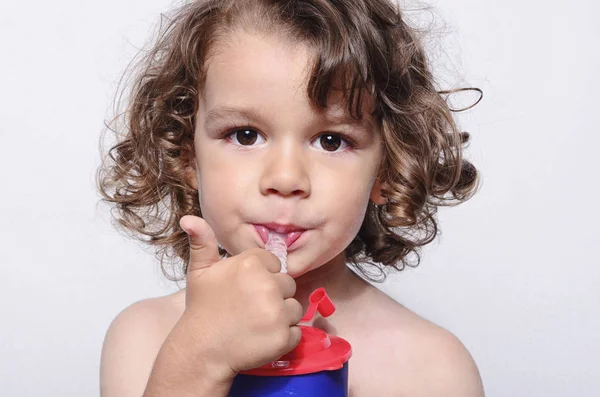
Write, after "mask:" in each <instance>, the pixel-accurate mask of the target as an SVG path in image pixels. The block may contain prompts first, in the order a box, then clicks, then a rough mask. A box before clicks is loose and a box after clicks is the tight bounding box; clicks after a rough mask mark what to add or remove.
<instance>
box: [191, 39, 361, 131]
mask: <svg viewBox="0 0 600 397" xmlns="http://www.w3.org/2000/svg"><path fill="white" fill-rule="evenodd" d="M317 56H318V54H317V51H316V49H314V48H313V47H311V46H310V45H308V44H305V43H301V42H300V43H299V42H294V41H292V39H288V38H286V37H285V36H284V35H276V34H260V33H248V32H243V31H237V32H234V33H232V34H229V35H227V36H226V37H225V38H223V39H221V40H220V41H219V42H218V43H216V44H215V46H214V47H213V50H212V51H211V54H210V56H209V58H208V59H207V62H206V79H205V81H204V85H203V87H202V88H203V89H202V91H201V102H202V107H203V108H204V110H205V111H207V112H210V111H213V112H212V113H211V114H212V115H213V117H216V116H223V115H227V114H229V115H233V114H235V112H234V111H232V110H233V109H235V108H238V107H242V108H243V107H245V108H248V107H266V108H269V107H271V109H273V110H274V109H278V108H280V107H281V106H283V105H285V106H288V108H286V110H290V111H293V109H289V107H296V108H299V109H302V108H305V107H307V106H309V107H311V109H312V112H313V113H320V114H323V115H326V116H328V117H331V118H333V119H338V120H340V121H344V122H356V121H355V120H352V118H351V117H350V116H349V114H348V112H347V110H346V106H345V101H344V95H343V93H342V91H340V90H337V89H332V90H330V93H329V98H328V104H327V106H328V107H327V109H326V110H323V109H318V108H317V107H316V106H315V105H314V104H312V103H311V101H310V99H309V97H308V93H307V86H308V81H309V78H310V73H311V71H312V67H313V65H314V62H315V59H316V58H315V57H317ZM371 105H372V101H371V98H370V96H369V95H367V94H365V95H364V100H363V108H364V111H363V114H365V115H369V114H370V108H371ZM299 109H297V110H299ZM216 110H218V112H217V111H216Z"/></svg>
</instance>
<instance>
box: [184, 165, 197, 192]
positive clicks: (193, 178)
mask: <svg viewBox="0 0 600 397" xmlns="http://www.w3.org/2000/svg"><path fill="white" fill-rule="evenodd" d="M185 179H186V181H187V182H188V183H189V184H190V185H192V186H193V187H194V189H196V190H198V176H197V175H196V163H195V162H194V161H191V162H190V165H189V166H187V167H186V169H185Z"/></svg>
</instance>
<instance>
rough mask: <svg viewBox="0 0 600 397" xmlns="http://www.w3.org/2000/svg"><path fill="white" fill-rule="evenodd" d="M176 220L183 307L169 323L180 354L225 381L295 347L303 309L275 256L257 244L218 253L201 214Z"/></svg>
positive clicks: (294, 289) (298, 339)
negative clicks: (182, 245)
mask: <svg viewBox="0 0 600 397" xmlns="http://www.w3.org/2000/svg"><path fill="white" fill-rule="evenodd" d="M180 225H181V226H182V228H183V229H184V230H185V231H186V232H187V233H188V235H189V244H190V261H189V265H188V272H187V287H186V288H187V290H186V308H185V311H184V313H183V315H182V316H181V319H180V321H179V322H178V323H177V325H176V326H175V327H179V330H180V331H182V333H183V334H184V335H186V341H187V343H188V345H187V346H186V347H185V349H186V351H185V354H190V355H193V356H194V357H195V358H196V360H200V361H202V363H203V364H202V367H204V368H205V369H206V370H209V371H210V372H211V374H212V376H213V377H216V378H217V380H220V381H225V382H226V381H228V380H232V379H233V377H234V376H235V375H236V374H237V373H238V372H239V371H242V370H246V369H251V368H256V367H259V366H261V365H263V364H266V363H268V362H271V361H274V360H277V359H278V358H279V357H281V356H282V355H284V354H286V353H288V352H289V351H291V350H292V349H293V348H294V347H296V345H297V344H298V342H299V341H300V336H301V332H300V329H299V328H298V326H297V325H296V324H298V322H299V321H300V319H301V318H302V315H303V309H302V305H301V304H300V303H299V302H298V301H297V300H295V299H293V296H294V294H295V292H296V283H295V281H294V279H293V278H292V277H291V276H289V275H288V274H284V273H280V270H281V263H280V262H279V259H278V258H277V257H276V256H275V255H273V254H271V253H270V252H268V251H266V250H264V249H260V248H252V249H249V250H246V251H244V252H242V253H241V254H239V255H237V256H234V257H231V258H226V259H221V258H220V257H219V253H218V248H217V247H218V245H217V240H216V237H215V234H214V232H213V230H212V229H211V228H210V226H209V225H208V223H206V221H205V220H204V219H202V218H199V217H196V216H191V215H187V216H184V217H183V218H182V219H181V221H180ZM182 354H184V352H182ZM193 361H195V360H192V362H193Z"/></svg>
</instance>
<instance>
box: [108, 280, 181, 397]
mask: <svg viewBox="0 0 600 397" xmlns="http://www.w3.org/2000/svg"><path fill="white" fill-rule="evenodd" d="M183 307H184V295H183V291H179V292H176V293H174V294H171V295H167V296H162V297H157V298H151V299H145V300H142V301H139V302H136V303H134V304H132V305H130V306H128V307H127V308H125V309H124V310H123V311H121V312H120V313H119V314H118V315H117V316H116V317H115V319H114V320H113V321H112V323H111V324H110V326H109V328H108V331H107V332H106V336H105V338H104V343H103V346H102V358H101V362H100V390H101V395H102V397H113V396H119V397H129V396H132V397H133V396H136V397H139V396H141V395H142V394H143V393H144V389H145V387H146V383H147V382H148V378H149V377H150V372H151V371H152V366H153V364H154V360H155V359H156V356H157V354H158V352H159V350H160V348H161V346H162V344H163V342H164V340H165V339H166V337H167V335H168V334H169V332H170V331H171V329H172V328H173V326H174V325H175V323H176V322H177V321H178V319H179V317H180V316H181V313H182V312H183Z"/></svg>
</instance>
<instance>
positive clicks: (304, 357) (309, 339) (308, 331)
mask: <svg viewBox="0 0 600 397" xmlns="http://www.w3.org/2000/svg"><path fill="white" fill-rule="evenodd" d="M309 302H310V304H309V306H308V310H307V311H306V314H305V315H304V317H302V320H301V321H310V320H311V319H312V318H313V317H314V315H315V314H316V312H317V311H318V312H319V314H321V316H323V317H329V316H331V315H332V314H333V312H335V306H334V305H333V302H332V301H331V299H329V296H328V295H327V293H326V292H325V288H318V289H316V290H315V291H313V293H312V294H310V298H309ZM299 327H300V330H301V331H302V337H301V338H300V343H298V346H296V348H294V350H292V351H291V352H289V353H287V354H285V355H284V356H282V357H280V358H279V360H277V361H273V362H271V363H268V364H265V365H263V366H261V367H258V368H254V369H251V370H248V371H242V372H241V373H242V374H246V375H256V376H288V375H300V374H310V373H315V372H320V371H334V370H337V369H340V368H342V367H343V366H344V364H345V363H346V362H347V361H348V360H349V359H350V357H351V356H352V347H351V346H350V343H348V342H347V341H346V340H345V339H342V338H340V337H338V336H334V335H329V334H327V333H325V332H324V331H323V330H320V329H318V328H314V327H308V326H305V325H299Z"/></svg>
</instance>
